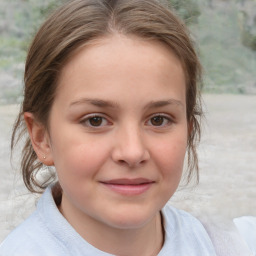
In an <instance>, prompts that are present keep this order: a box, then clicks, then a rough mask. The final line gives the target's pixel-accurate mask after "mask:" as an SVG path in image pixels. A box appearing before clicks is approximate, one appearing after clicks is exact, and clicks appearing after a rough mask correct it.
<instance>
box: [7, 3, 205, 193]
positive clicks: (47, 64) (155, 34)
mask: <svg viewBox="0 0 256 256" xmlns="http://www.w3.org/2000/svg"><path fill="white" fill-rule="evenodd" d="M112 33H121V34H124V35H128V36H129V35H137V36H139V37H142V38H145V39H152V40H158V41H161V42H164V43H165V44H166V45H167V46H168V47H170V48H171V49H172V51H173V52H174V53H175V54H176V55H177V56H178V58H179V59H180V61H181V63H182V65H183V69H184V73H185V76H186V102H187V120H188V122H189V123H190V124H191V127H190V133H189V138H188V150H187V153H188V176H187V182H189V181H190V180H191V178H192V177H193V175H192V174H193V170H195V171H196V177H197V179H198V158H197V152H196V146H197V143H198V142H199V140H200V117H201V114H202V109H201V103H200V93H199V89H198V84H199V81H200V78H201V66H200V62H199V60H198V57H197V55H196V52H195V49H194V46H193V42H192V41H191V39H190V36H189V32H188V31H187V29H186V27H185V26H184V24H183V22H181V21H180V20H179V19H178V18H177V17H176V16H175V14H174V13H173V11H172V10H171V9H170V8H168V7H167V5H165V4H162V3H160V1H157V0H129V1H127V0H75V1H69V2H68V3H67V4H65V5H63V6H62V7H61V8H59V9H58V10H57V11H56V12H54V13H53V14H52V15H51V16H50V17H49V18H48V19H47V20H46V22H45V23H44V24H43V25H42V27H41V28H40V29H39V31H38V33H37V34H36V36H35V38H34V40H33V42H32V44H31V47H30V49H29V52H28V56H27V60H26V65H25V74H24V82H25V88H24V101H23V104H22V106H21V110H20V113H19V115H18V118H17V120H16V122H15V124H14V129H13V135H12V144H11V147H12V150H13V148H14V146H15V144H16V143H17V142H18V141H19V140H20V139H21V138H22V137H23V136H26V138H25V139H26V141H25V145H24V147H23V151H22V160H21V167H22V174H23V180H24V182H25V185H26V186H27V188H28V189H29V190H30V191H32V192H39V191H40V190H43V189H45V187H46V186H47V185H48V184H49V183H50V182H52V180H47V181H45V182H43V183H42V182H39V181H38V180H37V178H36V176H37V174H38V172H39V171H40V170H41V169H42V167H43V164H42V163H41V162H39V161H38V160H37V155H36V153H35V151H34V150H33V147H32V145H31V142H30V139H29V136H28V133H27V130H26V125H25V122H24V119H23V114H24V113H25V112H30V113H33V115H34V116H35V118H36V119H37V120H38V121H40V122H41V123H42V124H44V125H45V127H46V128H47V126H48V124H47V122H48V116H49V113H50V111H51V106H52V104H53V101H54V97H55V93H56V88H57V85H58V76H59V73H60V71H61V69H62V68H63V66H64V65H65V63H66V61H67V59H68V58H70V57H71V56H72V54H73V53H74V51H75V50H77V48H78V47H81V46H84V45H85V44H87V43H88V42H90V41H91V40H93V39H96V38H99V37H104V36H107V35H111V34H112Z"/></svg>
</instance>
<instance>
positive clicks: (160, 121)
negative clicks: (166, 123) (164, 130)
mask: <svg viewBox="0 0 256 256" xmlns="http://www.w3.org/2000/svg"><path fill="white" fill-rule="evenodd" d="M151 122H152V124H153V125H156V126H160V125H162V124H163V117H162V116H155V117H153V118H152V120H151Z"/></svg>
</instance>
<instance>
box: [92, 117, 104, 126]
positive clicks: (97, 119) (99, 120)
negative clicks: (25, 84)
mask: <svg viewBox="0 0 256 256" xmlns="http://www.w3.org/2000/svg"><path fill="white" fill-rule="evenodd" d="M101 123H102V118H101V117H99V116H95V117H92V118H90V124H91V125H92V126H100V125H101Z"/></svg>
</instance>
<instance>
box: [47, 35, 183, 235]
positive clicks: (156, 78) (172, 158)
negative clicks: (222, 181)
mask: <svg viewBox="0 0 256 256" xmlns="http://www.w3.org/2000/svg"><path fill="white" fill-rule="evenodd" d="M185 91H186V89H185V77H184V73H183V69H182V66H181V63H180V61H179V60H178V58H177V57H176V56H175V55H174V54H173V53H172V52H171V50H170V49H169V48H168V47H167V46H165V45H164V44H161V43H160V42H154V41H145V40H143V39H140V38H138V37H125V36H121V35H113V36H111V37H107V38H102V39H99V40H98V41H97V42H95V43H94V44H92V45H89V46H86V47H84V48H82V49H80V50H79V51H78V52H77V53H76V54H75V55H74V56H73V57H72V58H71V59H70V60H69V61H68V63H67V64H66V65H65V67H64V68H63V70H62V72H61V74H60V79H59V86H58V89H57V94H56V98H55V101H54V103H53V106H52V110H51V114H50V120H49V121H50V122H49V124H50V125H49V134H50V135H49V138H50V151H49V154H48V155H47V156H46V157H47V159H49V158H50V159H52V161H53V164H54V166H55V167H56V170H57V174H58V178H59V182H60V184H61V187H62V189H63V197H62V203H61V207H60V208H61V211H62V212H63V214H64V216H65V217H66V218H67V219H68V221H69V222H70V223H71V224H72V225H74V226H79V225H81V223H84V224H85V225H86V227H87V228H88V227H90V226H92V223H93V224H95V225H94V232H96V231H95V227H98V228H99V227H105V228H106V227H108V228H118V229H120V228H121V229H127V228H138V227H142V226H143V225H146V224H148V223H150V222H152V221H154V219H155V218H156V216H157V214H158V213H159V211H160V209H161V208H162V207H163V206H164V205H165V203H166V202H167V201H168V199H169V198H170V197H171V196H172V195H173V193H174V192H175V190H176V188H177V186H178V184H179V181H180V178H181V174H182V169H183V161H184V156H185V152H186V147H187V132H188V124H187V120H186V98H185ZM96 230H97V228H96Z"/></svg>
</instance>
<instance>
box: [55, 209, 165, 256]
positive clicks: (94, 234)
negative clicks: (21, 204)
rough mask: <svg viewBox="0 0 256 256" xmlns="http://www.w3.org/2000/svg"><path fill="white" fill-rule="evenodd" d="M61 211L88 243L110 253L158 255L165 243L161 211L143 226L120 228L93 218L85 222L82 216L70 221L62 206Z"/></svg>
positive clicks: (141, 255)
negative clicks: (106, 224) (109, 225)
mask: <svg viewBox="0 0 256 256" xmlns="http://www.w3.org/2000/svg"><path fill="white" fill-rule="evenodd" d="M60 211H61V212H62V214H63V215H64V217H65V218H66V219H67V220H68V221H69V223H70V224H71V225H72V226H73V227H74V228H75V230H76V231H77V232H78V233H79V234H80V235H81V236H82V237H83V238H84V239H85V240H86V241H87V242H88V243H90V244H91V245H93V246H94V247H96V248H98V249H100V250H101V251H104V252H107V253H110V254H114V255H120V256H134V255H140V256H156V255H157V254H158V253H159V252H160V250H161V248H162V246H163V243H164V235H163V234H164V231H163V226H162V217H161V213H160V212H159V213H158V214H157V215H156V216H155V217H154V218H153V219H152V220H151V221H149V222H148V223H146V224H145V225H143V226H142V227H139V228H131V229H118V228H113V227H108V226H102V225H101V224H100V223H99V222H97V221H95V220H93V219H90V220H89V221H88V219H87V220H86V221H85V222H83V221H82V219H81V217H82V216H77V218H75V219H76V221H75V222H74V221H70V220H69V218H68V216H66V215H65V213H64V212H63V210H62V207H61V206H60ZM73 220H74V219H73Z"/></svg>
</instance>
